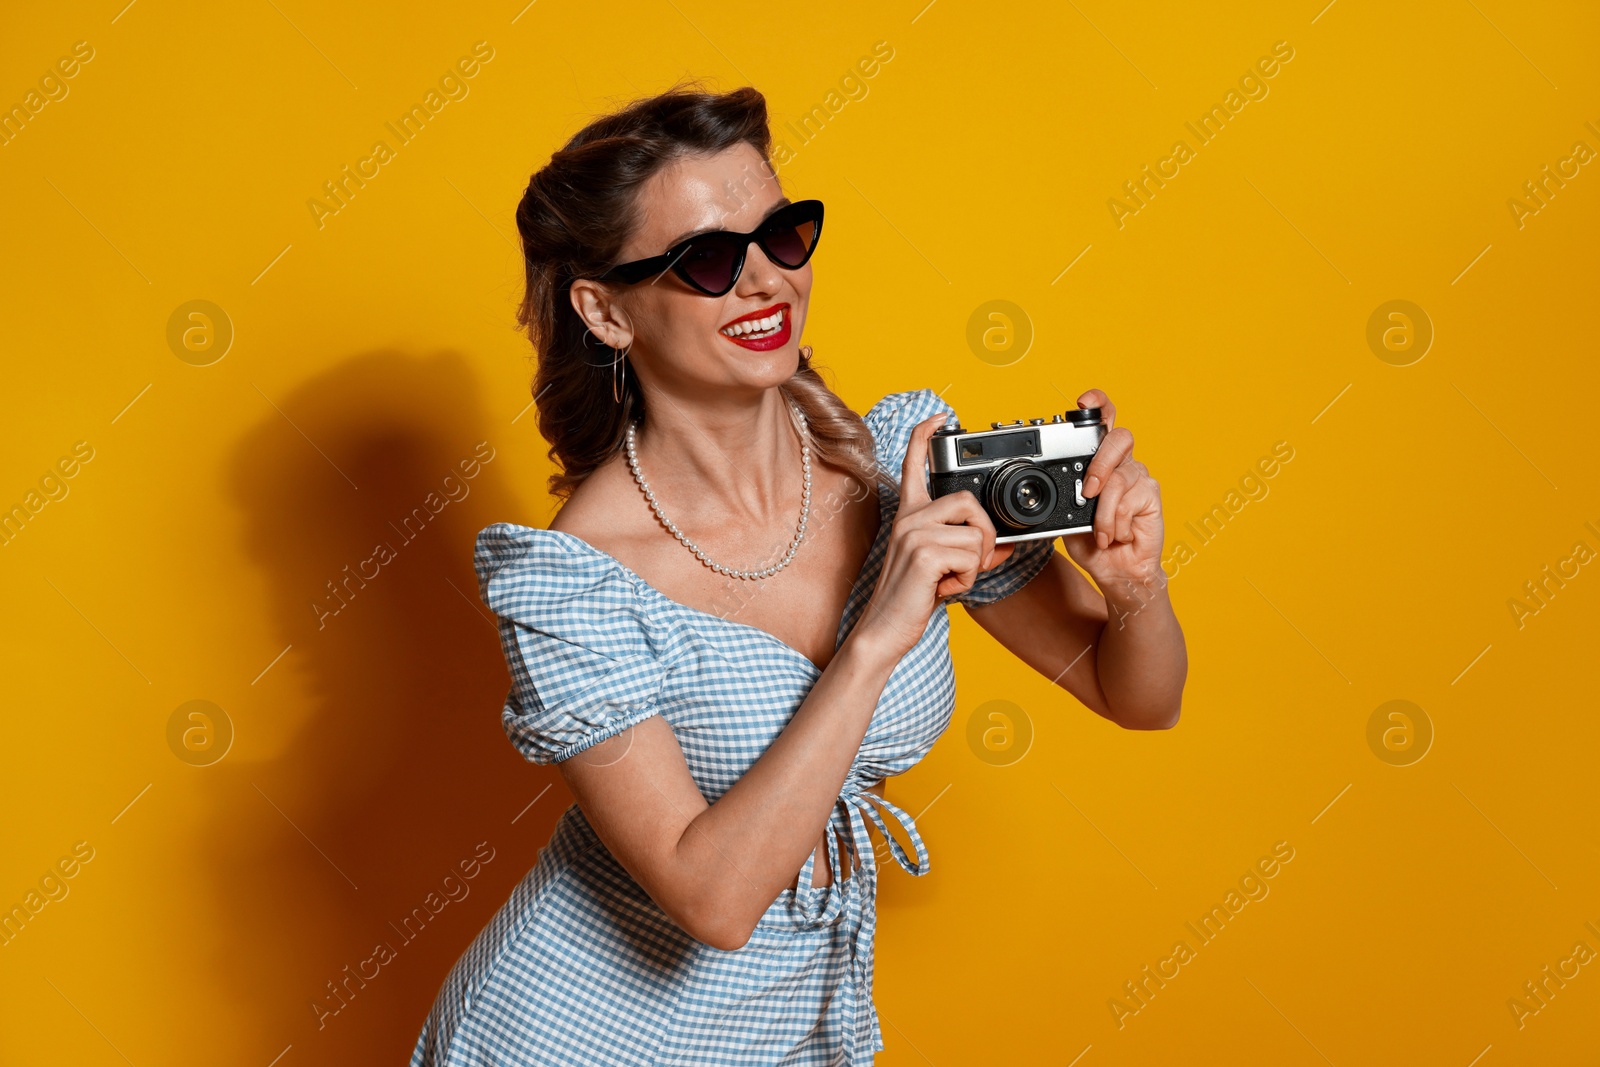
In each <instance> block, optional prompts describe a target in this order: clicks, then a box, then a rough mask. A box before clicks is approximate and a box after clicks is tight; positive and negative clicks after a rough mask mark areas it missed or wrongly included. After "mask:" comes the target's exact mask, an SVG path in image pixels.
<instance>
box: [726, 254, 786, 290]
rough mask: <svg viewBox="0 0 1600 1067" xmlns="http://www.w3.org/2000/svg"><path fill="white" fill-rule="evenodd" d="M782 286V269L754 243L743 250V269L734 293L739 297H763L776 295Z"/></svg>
mask: <svg viewBox="0 0 1600 1067" xmlns="http://www.w3.org/2000/svg"><path fill="white" fill-rule="evenodd" d="M782 284H783V274H782V268H780V267H779V266H778V265H777V264H776V263H774V262H772V260H771V259H769V258H767V254H766V253H765V252H763V251H762V250H761V246H760V245H759V244H757V243H756V242H755V241H753V240H752V241H751V242H750V246H749V247H748V248H747V249H745V254H744V269H743V270H741V271H740V272H739V282H738V284H737V285H735V286H734V292H735V293H737V294H738V295H740V296H764V295H771V294H772V293H776V292H777V291H778V289H779V287H780V286H781V285H782Z"/></svg>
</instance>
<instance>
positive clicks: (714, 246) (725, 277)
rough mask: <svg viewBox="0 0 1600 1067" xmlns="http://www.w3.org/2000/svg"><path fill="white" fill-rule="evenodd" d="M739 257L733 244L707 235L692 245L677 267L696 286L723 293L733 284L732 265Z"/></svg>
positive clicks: (737, 250) (736, 247)
mask: <svg viewBox="0 0 1600 1067" xmlns="http://www.w3.org/2000/svg"><path fill="white" fill-rule="evenodd" d="M738 258H739V249H738V246H737V245H736V244H735V242H734V241H732V240H727V239H723V238H721V237H720V236H709V235H708V236H707V237H704V238H701V239H699V240H696V241H695V242H693V243H692V244H690V246H689V248H688V250H687V251H686V252H684V254H683V256H682V257H681V258H680V259H679V260H678V264H677V265H678V267H679V269H680V270H682V271H683V273H684V274H685V275H687V276H688V277H689V279H690V280H691V281H692V282H693V283H694V284H695V285H698V286H699V287H700V288H702V289H705V290H708V291H710V292H713V293H723V292H726V291H727V290H728V289H729V288H730V287H732V285H733V263H734V260H736V259H738Z"/></svg>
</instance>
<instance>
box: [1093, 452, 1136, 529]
mask: <svg viewBox="0 0 1600 1067" xmlns="http://www.w3.org/2000/svg"><path fill="white" fill-rule="evenodd" d="M1127 491H1128V480H1127V478H1126V477H1124V476H1123V474H1122V472H1121V471H1120V470H1119V471H1115V472H1113V473H1112V475H1111V477H1110V478H1108V479H1107V480H1106V487H1105V489H1104V490H1103V491H1102V492H1101V493H1100V503H1098V504H1096V505H1095V508H1094V543H1095V544H1096V545H1099V546H1100V547H1101V548H1108V547H1110V545H1111V542H1112V541H1113V540H1115V539H1116V532H1117V504H1118V503H1119V502H1120V501H1121V500H1122V497H1123V495H1124V494H1126V493H1127Z"/></svg>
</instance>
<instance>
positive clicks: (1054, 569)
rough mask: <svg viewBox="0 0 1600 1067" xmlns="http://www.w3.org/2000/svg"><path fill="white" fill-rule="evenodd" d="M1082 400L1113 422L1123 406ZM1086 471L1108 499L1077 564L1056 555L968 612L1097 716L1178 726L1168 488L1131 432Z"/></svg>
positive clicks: (1079, 539)
mask: <svg viewBox="0 0 1600 1067" xmlns="http://www.w3.org/2000/svg"><path fill="white" fill-rule="evenodd" d="M1078 402H1079V404H1080V405H1081V406H1084V407H1100V408H1103V409H1105V411H1106V421H1107V423H1108V424H1113V423H1114V422H1115V419H1116V408H1115V407H1114V406H1113V405H1112V404H1111V401H1110V400H1109V399H1107V398H1106V396H1105V394H1104V393H1101V392H1100V391H1099V390H1090V391H1089V392H1087V393H1085V394H1084V395H1083V396H1082V397H1081V398H1079V401H1078ZM1085 474H1086V477H1085V485H1084V492H1085V494H1087V495H1089V496H1094V495H1096V494H1098V495H1099V497H1100V503H1099V505H1098V506H1097V507H1096V508H1095V520H1094V531H1093V533H1092V534H1090V533H1082V534H1072V535H1070V536H1067V537H1063V538H1062V539H1061V541H1062V545H1063V547H1064V548H1066V550H1067V555H1068V556H1070V557H1071V559H1070V560H1069V559H1067V558H1064V557H1062V556H1061V555H1060V554H1057V555H1056V556H1055V557H1054V558H1052V559H1051V560H1050V563H1049V564H1048V565H1047V566H1046V567H1045V569H1044V571H1042V572H1041V573H1040V574H1039V576H1038V577H1037V578H1035V579H1034V580H1033V581H1031V582H1029V583H1028V584H1027V585H1025V586H1023V588H1022V589H1020V590H1019V591H1017V592H1016V593H1013V594H1012V595H1011V596H1009V597H1006V598H1005V599H1004V600H1000V601H997V602H995V603H993V604H987V605H984V606H982V607H974V608H971V609H969V611H970V614H971V615H972V618H973V620H974V621H976V622H977V623H978V625H979V626H981V627H983V628H984V629H985V630H987V631H988V632H989V633H990V634H992V635H993V636H994V637H995V639H996V640H998V641H999V642H1000V643H1001V644H1003V645H1005V646H1006V647H1007V648H1009V649H1010V650H1011V651H1012V652H1013V653H1015V654H1016V656H1017V658H1019V659H1021V660H1022V661H1023V662H1024V663H1026V664H1028V666H1030V667H1032V668H1034V669H1035V670H1037V671H1038V672H1039V673H1040V674H1042V675H1044V676H1045V677H1046V678H1049V679H1051V681H1052V682H1053V683H1054V684H1056V685H1059V686H1060V687H1061V688H1063V689H1065V690H1067V691H1068V692H1069V693H1071V694H1072V695H1073V696H1075V697H1077V698H1078V699H1079V700H1080V701H1082V702H1083V704H1084V705H1085V706H1086V707H1088V708H1089V709H1090V710H1092V711H1094V712H1096V713H1097V714H1099V715H1102V716H1104V717H1106V718H1107V719H1110V720H1111V721H1112V722H1114V723H1116V724H1117V725H1119V726H1122V727H1125V728H1127V729H1130V730H1164V729H1169V728H1171V727H1172V726H1175V725H1177V722H1178V716H1179V712H1180V706H1181V703H1182V699H1183V684H1184V679H1185V677H1186V675H1187V674H1188V669H1189V659H1188V651H1187V649H1186V648H1185V645H1184V639H1183V630H1182V628H1181V627H1180V626H1179V625H1178V619H1177V616H1176V615H1174V614H1173V610H1172V601H1171V599H1170V598H1169V597H1168V595H1167V579H1166V575H1165V574H1164V573H1162V570H1161V559H1160V557H1161V545H1162V535H1163V526H1162V520H1161V492H1160V486H1158V485H1157V484H1156V482H1155V480H1154V479H1152V478H1151V477H1150V475H1149V471H1148V470H1147V469H1146V468H1145V466H1144V464H1143V463H1140V462H1139V461H1138V460H1135V459H1134V458H1133V434H1132V433H1130V432H1129V431H1128V430H1127V428H1126V427H1114V428H1113V429H1112V430H1111V431H1110V432H1109V433H1107V434H1106V437H1105V440H1104V441H1103V442H1102V443H1101V446H1100V449H1099V451H1097V452H1096V453H1095V458H1094V459H1093V460H1092V461H1091V462H1090V464H1089V469H1088V471H1087V472H1085ZM1074 562H1076V563H1077V564H1078V565H1079V566H1081V567H1082V568H1083V569H1084V570H1085V571H1088V573H1089V576H1090V577H1092V578H1093V579H1094V584H1090V582H1089V579H1088V578H1085V577H1084V576H1083V574H1082V573H1080V572H1079V570H1078V568H1077V567H1074V566H1073V563H1074ZM1096 585H1098V586H1099V589H1098V591H1097V590H1096V588H1095V586H1096Z"/></svg>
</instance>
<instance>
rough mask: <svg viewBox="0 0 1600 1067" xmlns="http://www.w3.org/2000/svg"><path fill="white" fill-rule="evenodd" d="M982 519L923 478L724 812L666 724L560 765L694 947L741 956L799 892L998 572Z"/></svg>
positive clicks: (919, 432) (970, 503) (922, 440)
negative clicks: (907, 658) (909, 687)
mask: <svg viewBox="0 0 1600 1067" xmlns="http://www.w3.org/2000/svg"><path fill="white" fill-rule="evenodd" d="M943 420H944V416H943V415H939V416H937V417H935V418H934V419H930V420H928V421H926V422H924V423H923V424H922V425H921V426H919V427H918V428H917V429H916V431H915V432H914V433H913V435H912V443H911V446H910V448H908V450H907V455H906V463H907V469H908V470H909V469H913V468H912V467H911V464H912V463H913V462H914V463H915V468H914V469H916V470H917V471H919V472H920V471H921V470H922V464H923V463H924V462H925V460H926V454H927V441H928V438H929V437H930V436H931V435H932V433H933V430H934V429H935V428H936V427H937V426H938V425H939V423H941V422H942V421H943ZM907 481H908V483H910V482H912V480H911V479H908V480H907ZM974 513H976V516H977V517H980V518H981V517H983V512H982V509H981V508H980V507H979V506H978V503H977V501H976V499H975V498H973V497H972V495H971V494H970V493H958V494H955V495H954V496H953V497H944V498H941V499H940V500H937V501H930V500H929V498H928V495H927V489H926V486H925V485H924V484H923V481H922V479H921V478H920V477H919V478H917V479H915V481H914V488H912V489H909V490H907V491H905V492H904V493H903V495H902V497H901V503H900V510H899V512H898V513H897V515H896V517H895V521H894V526H893V528H892V530H891V532H890V535H889V541H888V548H887V552H886V555H885V558H884V563H883V569H882V572H881V573H880V575H879V579H878V585H877V588H876V589H875V590H874V592H873V596H872V599H871V600H870V601H869V602H868V606H867V610H866V613H865V614H864V615H863V617H862V619H861V621H860V622H859V623H858V624H857V625H856V627H855V628H854V629H853V630H852V631H851V633H850V635H849V636H848V637H847V638H846V639H845V642H844V644H843V645H841V646H840V649H839V652H838V653H837V654H836V655H835V656H834V658H833V659H832V660H831V661H830V662H829V663H828V666H827V669H826V670H824V671H823V672H822V675H821V677H820V678H819V679H818V680H817V682H816V684H815V685H814V686H813V687H812V689H811V692H810V693H809V694H808V695H807V696H806V699H805V701H804V702H803V703H802V704H801V705H800V707H799V709H798V710H797V711H796V712H795V713H794V716H793V717H792V718H791V719H790V720H789V723H788V725H787V726H785V727H784V730H783V732H782V733H781V734H780V735H779V736H778V738H777V740H775V741H774V742H773V743H772V744H771V745H770V746H769V747H768V748H767V751H766V752H764V753H763V754H762V756H761V758H760V759H758V760H756V762H755V763H754V764H753V765H752V766H751V768H750V770H749V771H747V772H746V773H745V775H744V776H743V777H742V778H740V779H739V781H737V782H735V783H734V785H733V787H732V788H731V789H729V790H728V792H727V793H726V794H724V795H723V796H722V797H721V798H720V799H718V800H717V802H716V803H714V804H708V803H707V802H706V799H705V797H704V796H703V795H702V794H701V792H700V790H699V787H698V786H696V785H695V782H694V778H693V777H692V776H691V775H690V773H689V769H688V766H687V764H686V763H685V761H684V757H683V750H682V749H681V748H680V747H679V745H678V742H677V738H676V737H675V736H674V735H673V732H672V728H671V726H670V725H669V724H668V723H667V722H666V721H665V720H664V719H662V718H661V717H660V716H652V717H650V718H648V719H645V720H644V721H643V722H640V723H639V724H637V725H635V726H633V727H631V728H630V729H628V730H625V731H623V732H622V733H620V734H618V735H617V736H615V737H613V738H610V739H608V740H606V741H603V742H601V743H600V744H597V745H594V746H592V747H590V748H588V749H586V750H584V751H583V752H580V753H579V754H578V755H576V756H574V757H572V758H571V759H569V760H566V761H564V762H562V763H561V764H560V765H559V766H560V770H561V773H562V777H563V778H564V779H565V780H566V782H567V785H568V787H569V788H571V790H572V793H573V796H574V797H575V798H576V799H577V801H578V805H579V807H580V808H582V810H583V813H584V815H585V816H586V817H587V818H588V820H589V822H590V824H591V825H592V826H593V827H594V829H595V832H596V833H597V834H598V835H599V837H600V839H601V841H602V842H604V844H605V846H606V847H607V848H608V849H610V850H611V853H612V854H613V855H614V856H616V857H617V860H618V862H620V863H621V864H622V866H623V867H624V869H626V870H627V872H628V873H629V874H630V875H632V876H633V878H634V880H635V881H637V882H638V883H639V884H640V885H641V886H643V887H644V889H645V891H646V892H647V893H649V894H650V897H651V898H652V899H653V900H654V901H655V902H656V903H657V904H659V905H660V906H661V909H662V910H663V911H664V912H666V913H667V915H668V916H670V917H671V918H672V920H673V921H674V922H676V923H677V924H678V925H679V926H680V927H682V928H683V929H684V930H685V931H687V932H688V933H689V934H690V935H691V936H693V937H695V938H696V939H698V940H700V941H704V942H706V943H707V944H709V945H712V946H714V947H716V948H721V949H736V948H739V947H740V946H741V945H743V944H744V943H745V942H746V941H747V940H749V937H750V934H751V932H752V931H753V930H754V928H755V925H756V923H757V922H758V921H759V920H760V919H761V916H762V915H763V914H765V913H766V910H767V909H768V908H769V907H771V906H772V902H773V901H774V900H775V899H777V896H778V894H779V893H780V892H782V891H783V890H784V889H785V888H787V887H788V886H789V885H790V884H791V883H792V882H793V881H794V879H795V875H796V873H797V872H798V871H799V870H800V868H801V866H802V865H803V864H804V863H805V860H806V857H807V855H809V854H810V852H811V850H812V849H813V848H814V847H816V843H817V839H818V838H819V837H820V836H821V834H822V832H823V830H824V828H825V827H826V826H827V824H828V819H829V817H830V816H831V814H832V812H833V807H834V804H835V803H836V802H837V801H838V797H839V790H840V789H842V788H843V786H844V780H845V778H846V776H847V775H848V774H849V771H850V766H851V764H852V763H853V762H854V760H855V757H856V754H857V752H859V751H860V748H861V742H862V739H863V738H864V737H865V736H866V732H867V727H868V726H869V725H870V723H871V721H872V714H873V711H874V710H875V709H876V708H877V704H878V698H879V696H880V695H881V694H882V692H883V687H884V685H885V684H886V683H887V682H888V679H889V675H890V673H891V672H892V671H893V669H894V667H895V665H896V664H898V663H899V662H900V658H901V657H902V656H903V655H904V654H905V653H906V652H907V651H908V650H909V649H910V648H911V646H912V645H914V644H915V643H916V641H917V640H918V639H919V638H920V637H921V636H922V633H923V632H924V631H925V630H926V629H927V624H928V619H929V617H930V616H931V615H932V613H933V611H934V609H935V608H936V607H937V606H938V605H939V603H940V599H941V597H944V596H949V595H952V594H956V593H960V592H964V591H966V590H967V589H970V588H971V587H972V584H973V582H974V581H976V579H977V576H978V573H979V571H980V570H981V569H982V567H984V566H988V565H991V564H992V563H993V562H994V561H995V557H996V555H997V553H995V552H994V551H993V550H994V542H993V536H992V533H991V534H987V535H986V534H985V533H984V532H983V531H982V530H981V529H979V528H978V527H977V526H975V525H966V523H969V522H971V521H973V518H974ZM1001 547H1002V549H1003V548H1004V546H1001ZM999 558H1004V557H1003V555H1000V556H999Z"/></svg>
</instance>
